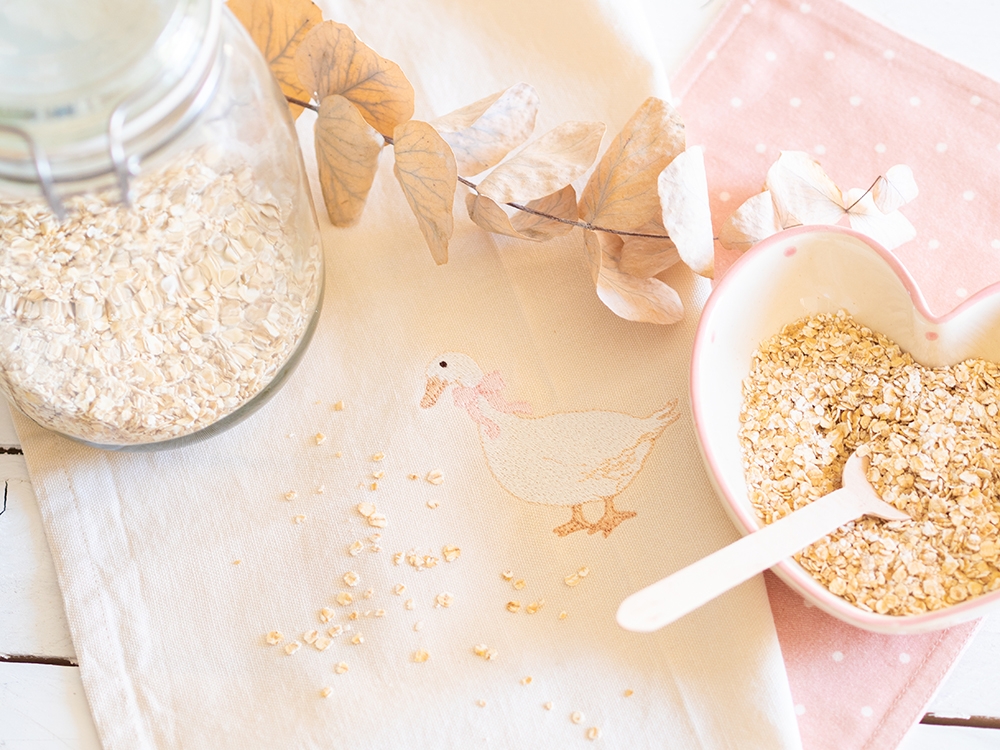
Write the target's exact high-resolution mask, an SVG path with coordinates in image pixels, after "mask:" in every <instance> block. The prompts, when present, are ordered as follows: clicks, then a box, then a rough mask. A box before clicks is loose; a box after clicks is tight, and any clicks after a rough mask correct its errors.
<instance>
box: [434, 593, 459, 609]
mask: <svg viewBox="0 0 1000 750" xmlns="http://www.w3.org/2000/svg"><path fill="white" fill-rule="evenodd" d="M454 601H455V597H454V596H452V595H451V594H449V593H448V592H447V591H442V592H441V593H440V594H438V595H437V596H435V597H434V606H435V607H444V608H445V609H447V608H448V607H450V606H451V605H452V603H453V602H454Z"/></svg>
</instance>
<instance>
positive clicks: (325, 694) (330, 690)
mask: <svg viewBox="0 0 1000 750" xmlns="http://www.w3.org/2000/svg"><path fill="white" fill-rule="evenodd" d="M331 693H333V688H331V687H325V688H323V689H322V690H320V691H319V694H320V695H321V696H322V697H324V698H329V697H330V694H331Z"/></svg>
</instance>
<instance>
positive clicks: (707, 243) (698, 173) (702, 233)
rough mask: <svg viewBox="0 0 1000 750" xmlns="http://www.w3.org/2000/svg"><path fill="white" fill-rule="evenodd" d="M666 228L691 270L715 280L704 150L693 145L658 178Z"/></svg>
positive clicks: (679, 155) (658, 190)
mask: <svg viewBox="0 0 1000 750" xmlns="http://www.w3.org/2000/svg"><path fill="white" fill-rule="evenodd" d="M657 192H658V193H659V195H660V207H661V208H662V209H663V226H664V227H665V228H666V230H667V234H669V235H670V239H672V240H673V241H674V244H675V245H676V246H677V252H678V253H679V254H680V256H681V260H683V261H684V262H685V263H686V264H687V265H688V267H689V268H690V269H691V270H692V271H694V272H695V273H696V274H698V275H699V276H705V277H707V278H712V274H713V273H714V268H715V240H714V239H713V236H712V235H713V232H712V212H711V210H710V209H709V207H708V178H707V177H706V176H705V151H704V149H703V148H702V147H701V146H692V147H691V148H689V149H688V150H687V151H684V152H683V153H680V154H678V155H677V157H676V158H675V159H674V160H673V161H672V162H670V164H668V165H667V167H666V169H664V170H663V171H662V172H660V176H659V178H658V179H657Z"/></svg>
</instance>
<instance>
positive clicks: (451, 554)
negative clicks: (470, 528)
mask: <svg viewBox="0 0 1000 750" xmlns="http://www.w3.org/2000/svg"><path fill="white" fill-rule="evenodd" d="M441 554H442V555H444V561H445V562H455V560H457V559H458V558H459V556H460V555H461V554H462V550H460V549H459V548H458V547H456V546H455V545H454V544H447V545H445V546H444V548H442V550H441Z"/></svg>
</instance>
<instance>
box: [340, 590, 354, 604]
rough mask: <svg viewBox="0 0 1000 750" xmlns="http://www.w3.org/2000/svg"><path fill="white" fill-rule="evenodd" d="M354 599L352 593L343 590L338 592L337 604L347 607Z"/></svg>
mask: <svg viewBox="0 0 1000 750" xmlns="http://www.w3.org/2000/svg"><path fill="white" fill-rule="evenodd" d="M353 601H354V597H353V596H351V595H350V593H349V592H347V591H341V592H340V593H339V594H337V604H339V605H340V606H341V607H346V606H347V605H348V604H350V603H351V602H353Z"/></svg>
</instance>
